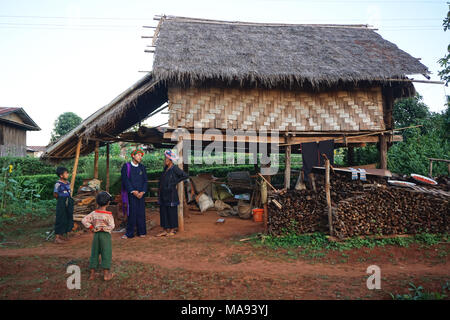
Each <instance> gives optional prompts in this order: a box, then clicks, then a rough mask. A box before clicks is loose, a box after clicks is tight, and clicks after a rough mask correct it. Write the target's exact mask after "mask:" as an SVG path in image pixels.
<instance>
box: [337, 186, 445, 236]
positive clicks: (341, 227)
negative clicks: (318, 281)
mask: <svg viewBox="0 0 450 320" xmlns="http://www.w3.org/2000/svg"><path fill="white" fill-rule="evenodd" d="M449 212H450V202H449V198H448V197H439V196H435V195H432V194H428V193H423V192H415V191H412V190H408V189H401V188H371V189H370V190H367V192H365V193H364V194H362V195H359V196H355V197H350V198H348V199H345V200H343V201H340V202H339V203H338V205H337V207H336V209H335V210H334V212H333V230H334V233H335V236H336V237H338V238H345V237H351V236H356V235H374V234H382V235H394V234H416V233H420V232H429V233H445V232H449V231H450V225H449V224H448V223H447V220H448V219H449V217H448V215H449Z"/></svg>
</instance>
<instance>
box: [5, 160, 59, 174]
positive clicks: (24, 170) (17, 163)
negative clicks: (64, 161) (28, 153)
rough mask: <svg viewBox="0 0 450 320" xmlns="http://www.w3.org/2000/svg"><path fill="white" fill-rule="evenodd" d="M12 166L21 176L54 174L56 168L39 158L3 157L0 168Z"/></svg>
mask: <svg viewBox="0 0 450 320" xmlns="http://www.w3.org/2000/svg"><path fill="white" fill-rule="evenodd" d="M9 165H12V166H13V168H14V172H16V173H17V174H19V175H32V174H48V173H50V172H54V171H55V170H56V167H55V166H53V165H50V164H47V163H45V162H43V161H41V160H39V158H31V157H1V158H0V168H4V167H8V166H9Z"/></svg>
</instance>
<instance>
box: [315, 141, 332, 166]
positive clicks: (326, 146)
mask: <svg viewBox="0 0 450 320" xmlns="http://www.w3.org/2000/svg"><path fill="white" fill-rule="evenodd" d="M323 153H325V154H326V156H327V158H328V160H330V164H331V165H334V140H326V141H320V142H319V155H320V157H319V164H318V165H319V166H320V167H323V166H324V165H325V159H324V157H322V156H321V155H322V154H323Z"/></svg>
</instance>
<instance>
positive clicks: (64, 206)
mask: <svg viewBox="0 0 450 320" xmlns="http://www.w3.org/2000/svg"><path fill="white" fill-rule="evenodd" d="M72 229H73V199H72V198H71V197H58V198H57V200H56V219H55V234H57V235H63V234H65V233H67V232H70V231H72Z"/></svg>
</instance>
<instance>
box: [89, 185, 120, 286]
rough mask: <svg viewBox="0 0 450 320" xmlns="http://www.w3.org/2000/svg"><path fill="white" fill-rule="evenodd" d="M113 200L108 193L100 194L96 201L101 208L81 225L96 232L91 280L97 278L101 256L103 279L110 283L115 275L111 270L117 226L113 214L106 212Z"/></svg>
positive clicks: (92, 252)
mask: <svg viewBox="0 0 450 320" xmlns="http://www.w3.org/2000/svg"><path fill="white" fill-rule="evenodd" d="M111 199H112V197H111V195H110V194H109V193H108V192H105V191H102V192H100V193H99V194H98V195H97V197H96V199H95V200H96V201H97V204H98V206H99V208H98V209H97V210H95V211H92V212H91V213H89V214H88V215H87V216H85V217H84V218H83V219H82V220H81V223H83V225H84V226H85V227H86V228H88V229H89V230H91V231H92V232H94V239H93V241H92V249H91V258H90V260H89V268H90V269H91V275H90V277H89V280H94V278H95V270H96V269H97V268H98V265H99V261H98V260H99V256H101V257H102V259H101V264H100V266H101V267H102V269H103V279H104V280H105V281H108V280H111V279H112V278H113V277H114V273H111V272H110V269H111V260H112V245H111V231H112V230H113V229H114V227H115V226H114V218H113V215H112V212H110V211H106V207H107V206H108V205H109V203H110V201H111Z"/></svg>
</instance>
